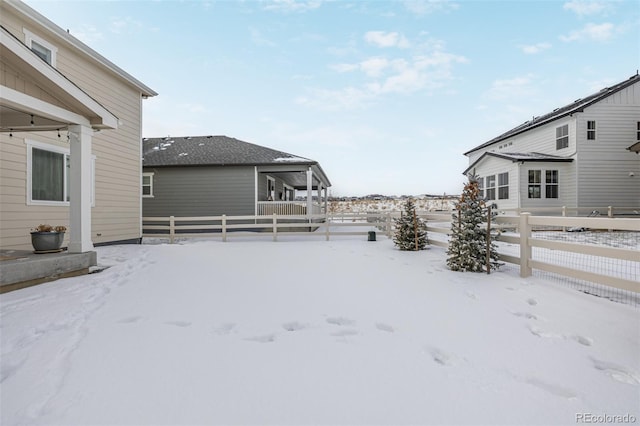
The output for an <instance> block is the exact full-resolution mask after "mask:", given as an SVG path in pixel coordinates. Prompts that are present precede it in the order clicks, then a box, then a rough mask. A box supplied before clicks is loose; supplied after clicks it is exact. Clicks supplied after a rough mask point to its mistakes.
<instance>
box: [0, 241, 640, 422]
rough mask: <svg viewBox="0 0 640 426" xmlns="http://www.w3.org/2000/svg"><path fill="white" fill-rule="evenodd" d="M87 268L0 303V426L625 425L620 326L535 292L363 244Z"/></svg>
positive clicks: (593, 306) (193, 251) (579, 299)
mask: <svg viewBox="0 0 640 426" xmlns="http://www.w3.org/2000/svg"><path fill="white" fill-rule="evenodd" d="M98 254H99V262H100V263H101V264H103V265H111V267H110V268H109V269H107V270H105V271H103V272H101V273H99V274H93V275H88V276H84V277H76V278H69V279H64V280H59V281H56V282H53V283H49V284H45V285H41V286H37V287H32V288H28V289H23V290H20V291H16V292H12V293H8V294H5V295H3V296H2V299H1V302H0V306H1V324H0V325H1V333H2V335H1V339H2V340H1V343H2V349H1V350H2V358H1V366H2V369H1V376H0V380H1V382H0V383H1V384H0V392H1V393H0V399H1V401H0V402H1V406H0V409H1V410H0V411H1V418H0V423H2V424H3V425H17V424H21V425H22V424H56V425H92V424H105V425H107V424H108V425H125V424H127V425H160V424H167V425H178V424H180V425H196V424H198V425H203V424H279V425H283V424H342V425H345V424H347V425H348V424H360V425H365V424H366V425H370V424H389V425H391V424H393V425H398V424H425V425H427V424H462V423H464V424H576V419H577V418H579V417H577V416H580V415H595V416H616V415H620V416H624V415H628V416H633V417H634V418H635V419H636V422H637V421H638V419H640V405H639V404H638V401H640V310H639V309H635V308H632V307H630V306H627V305H624V304H618V303H614V302H611V301H608V300H606V299H601V298H597V297H593V296H589V295H585V294H582V293H580V292H577V291H575V290H571V289H568V288H564V287H560V286H557V285H554V284H552V283H550V282H548V281H545V280H543V279H540V278H527V279H521V278H519V277H518V275H517V274H516V272H514V271H513V270H504V271H498V272H496V273H492V274H491V275H486V274H472V273H458V272H451V271H448V270H447V269H446V266H445V252H444V250H443V249H441V248H438V247H431V248H430V249H429V250H427V251H422V252H401V251H398V250H396V249H395V248H394V247H393V244H392V242H391V241H390V240H388V239H387V238H385V237H382V236H380V238H379V240H378V241H377V242H368V241H366V237H342V238H339V239H336V240H332V241H329V242H327V241H324V240H321V239H314V240H311V239H306V240H302V241H301V240H299V239H297V238H293V237H291V238H289V239H287V238H282V241H278V242H276V243H273V242H271V241H270V240H268V239H262V240H256V241H250V240H234V241H230V242H227V243H222V242H212V241H199V242H186V243H184V244H181V245H142V246H111V247H102V248H99V249H98ZM582 418H584V417H582ZM628 418H629V417H628Z"/></svg>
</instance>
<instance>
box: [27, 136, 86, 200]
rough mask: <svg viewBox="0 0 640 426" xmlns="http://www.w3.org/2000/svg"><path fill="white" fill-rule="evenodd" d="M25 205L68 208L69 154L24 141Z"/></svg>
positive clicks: (44, 145)
mask: <svg viewBox="0 0 640 426" xmlns="http://www.w3.org/2000/svg"><path fill="white" fill-rule="evenodd" d="M25 142H26V144H27V204H29V205H34V204H38V205H50V206H68V205H69V194H70V185H69V184H70V181H71V174H70V172H71V162H70V155H69V150H68V149H66V148H62V147H59V146H54V145H48V144H45V143H40V142H34V141H30V140H27V141H25ZM94 188H95V156H92V162H91V205H92V206H93V205H94Z"/></svg>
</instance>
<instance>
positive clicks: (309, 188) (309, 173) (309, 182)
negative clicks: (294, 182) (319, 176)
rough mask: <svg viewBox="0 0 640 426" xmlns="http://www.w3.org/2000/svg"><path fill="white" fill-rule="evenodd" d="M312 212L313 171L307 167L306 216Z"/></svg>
mask: <svg viewBox="0 0 640 426" xmlns="http://www.w3.org/2000/svg"><path fill="white" fill-rule="evenodd" d="M312 213H313V171H311V167H309V169H307V216H311V214H312Z"/></svg>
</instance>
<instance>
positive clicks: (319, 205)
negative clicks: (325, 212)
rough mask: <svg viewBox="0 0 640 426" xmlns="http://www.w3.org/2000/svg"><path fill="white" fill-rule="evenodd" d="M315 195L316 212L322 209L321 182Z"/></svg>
mask: <svg viewBox="0 0 640 426" xmlns="http://www.w3.org/2000/svg"><path fill="white" fill-rule="evenodd" d="M316 195H317V198H318V210H321V207H322V182H318V189H316ZM318 213H321V212H318Z"/></svg>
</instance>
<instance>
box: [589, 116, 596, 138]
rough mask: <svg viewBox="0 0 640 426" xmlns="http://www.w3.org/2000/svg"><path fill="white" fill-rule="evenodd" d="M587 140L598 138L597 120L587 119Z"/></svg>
mask: <svg viewBox="0 0 640 426" xmlns="http://www.w3.org/2000/svg"><path fill="white" fill-rule="evenodd" d="M587 140H588V141H595V140H596V122H595V121H593V120H589V121H587Z"/></svg>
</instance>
